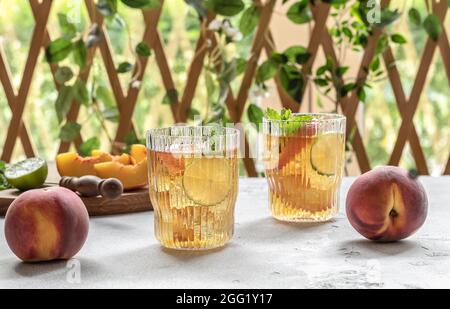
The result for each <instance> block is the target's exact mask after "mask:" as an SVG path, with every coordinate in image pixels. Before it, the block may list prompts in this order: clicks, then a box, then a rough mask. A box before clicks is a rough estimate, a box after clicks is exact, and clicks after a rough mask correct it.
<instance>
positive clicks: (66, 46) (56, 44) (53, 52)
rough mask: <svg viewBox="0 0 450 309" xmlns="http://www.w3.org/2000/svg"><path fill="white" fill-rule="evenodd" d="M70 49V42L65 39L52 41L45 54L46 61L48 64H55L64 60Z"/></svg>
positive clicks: (71, 45)
mask: <svg viewBox="0 0 450 309" xmlns="http://www.w3.org/2000/svg"><path fill="white" fill-rule="evenodd" d="M72 47H73V43H72V41H71V40H70V39H67V38H65V37H61V38H59V39H56V40H54V41H52V42H51V43H50V44H49V46H48V47H47V49H46V52H45V56H46V58H47V61H48V62H50V63H56V62H59V61H62V60H64V59H66V58H67V56H69V55H70V53H71V52H72Z"/></svg>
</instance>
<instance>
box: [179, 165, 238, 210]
mask: <svg viewBox="0 0 450 309" xmlns="http://www.w3.org/2000/svg"><path fill="white" fill-rule="evenodd" d="M231 187H232V181H231V168H230V165H229V164H228V162H227V161H226V160H225V159H223V158H197V159H194V160H193V161H192V163H191V164H190V165H188V166H187V168H186V170H185V172H184V175H183V188H184V192H185V193H186V195H187V196H188V197H189V199H191V200H192V201H193V202H195V203H196V204H199V205H202V206H214V205H217V204H219V203H220V202H222V201H223V200H225V198H226V197H227V196H228V194H229V193H230V191H231Z"/></svg>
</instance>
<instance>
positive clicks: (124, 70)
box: [116, 61, 134, 74]
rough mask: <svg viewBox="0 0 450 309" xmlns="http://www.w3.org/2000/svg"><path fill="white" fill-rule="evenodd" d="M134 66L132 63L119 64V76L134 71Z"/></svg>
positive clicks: (117, 70)
mask: <svg viewBox="0 0 450 309" xmlns="http://www.w3.org/2000/svg"><path fill="white" fill-rule="evenodd" d="M133 67H134V66H133V65H132V64H131V63H129V62H128V61H124V62H121V63H119V65H118V66H117V69H116V72H117V73H119V74H122V73H127V72H130V71H131V70H133Z"/></svg>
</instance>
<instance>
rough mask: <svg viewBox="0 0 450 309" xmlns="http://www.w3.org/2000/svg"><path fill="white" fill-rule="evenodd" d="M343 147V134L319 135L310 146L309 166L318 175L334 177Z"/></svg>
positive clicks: (338, 166)
mask: <svg viewBox="0 0 450 309" xmlns="http://www.w3.org/2000/svg"><path fill="white" fill-rule="evenodd" d="M343 147H344V137H343V134H339V133H328V134H324V135H319V136H318V137H317V140H316V141H315V142H314V143H313V145H312V146H311V166H312V168H313V169H314V170H315V171H316V172H317V173H318V174H320V175H323V176H334V175H335V174H336V173H337V172H338V169H339V168H340V164H342V163H341V161H342V159H341V157H340V156H341V155H342V152H343Z"/></svg>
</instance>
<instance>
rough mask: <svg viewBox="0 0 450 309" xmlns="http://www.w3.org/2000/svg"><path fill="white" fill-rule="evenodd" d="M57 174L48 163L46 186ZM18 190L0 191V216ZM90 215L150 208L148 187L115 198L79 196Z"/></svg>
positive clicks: (122, 212)
mask: <svg viewBox="0 0 450 309" xmlns="http://www.w3.org/2000/svg"><path fill="white" fill-rule="evenodd" d="M59 178H60V177H59V175H58V172H57V171H56V168H55V166H54V164H49V171H48V177H47V182H48V183H47V184H46V186H55V185H54V184H56V183H58V182H59ZM20 193H21V192H20V191H18V190H16V189H9V190H3V191H0V216H4V215H5V214H6V211H7V210H8V207H9V205H11V203H12V202H13V201H14V200H15V199H16V198H17V197H18V196H19V195H20ZM81 199H82V200H83V202H84V204H85V205H86V209H87V211H88V212H89V215H90V216H105V215H115V214H124V213H133V212H140V211H148V210H152V209H153V207H152V204H151V203H150V197H149V193H148V189H141V190H135V191H130V192H125V193H124V194H122V196H121V197H120V198H118V199H116V200H108V199H105V198H103V197H101V196H98V197H89V198H84V197H82V198H81Z"/></svg>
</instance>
